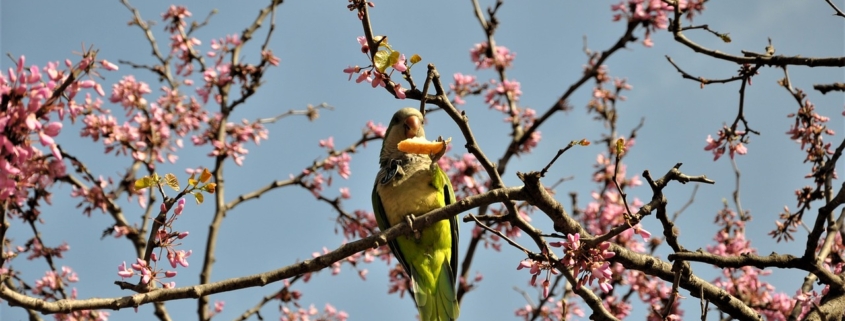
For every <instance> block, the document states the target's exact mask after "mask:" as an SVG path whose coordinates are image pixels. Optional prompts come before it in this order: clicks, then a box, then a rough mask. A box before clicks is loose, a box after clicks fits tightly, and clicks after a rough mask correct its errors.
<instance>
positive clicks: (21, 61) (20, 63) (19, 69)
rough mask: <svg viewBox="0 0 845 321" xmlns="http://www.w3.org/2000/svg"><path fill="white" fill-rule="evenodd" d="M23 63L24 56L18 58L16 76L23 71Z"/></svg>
mask: <svg viewBox="0 0 845 321" xmlns="http://www.w3.org/2000/svg"><path fill="white" fill-rule="evenodd" d="M24 63H26V57H25V56H21V57H20V58H18V70H17V72H16V74H20V73H21V71H23V65H24Z"/></svg>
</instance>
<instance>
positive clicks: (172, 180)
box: [164, 173, 179, 191]
mask: <svg viewBox="0 0 845 321" xmlns="http://www.w3.org/2000/svg"><path fill="white" fill-rule="evenodd" d="M164 182H165V183H167V186H170V188H172V189H173V190H175V191H179V179H178V178H176V175H173V173H167V174H165V175H164Z"/></svg>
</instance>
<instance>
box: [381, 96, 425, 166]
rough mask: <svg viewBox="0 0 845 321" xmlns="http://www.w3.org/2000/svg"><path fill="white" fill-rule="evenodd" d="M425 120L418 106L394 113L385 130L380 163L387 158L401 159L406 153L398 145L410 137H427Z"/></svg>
mask: <svg viewBox="0 0 845 321" xmlns="http://www.w3.org/2000/svg"><path fill="white" fill-rule="evenodd" d="M423 122H424V119H423V115H422V114H421V113H420V111H419V110H418V109H416V108H411V107H406V108H402V109H400V110H399V111H397V112H396V113H395V114H393V118H391V119H390V125H388V126H387V131H386V132H385V136H384V143H383V145H382V147H381V154H380V155H379V163H381V164H384V162H385V161H387V160H391V159H399V158H402V157H403V156H404V154H405V153H403V152H401V151H399V149H398V147H396V146H397V145H398V144H399V142H401V141H403V140H405V139H408V138H414V137H425V129H423Z"/></svg>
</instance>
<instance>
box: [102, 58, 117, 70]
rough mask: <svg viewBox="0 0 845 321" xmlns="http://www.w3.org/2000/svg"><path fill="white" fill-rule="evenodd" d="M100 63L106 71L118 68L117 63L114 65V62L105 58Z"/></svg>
mask: <svg viewBox="0 0 845 321" xmlns="http://www.w3.org/2000/svg"><path fill="white" fill-rule="evenodd" d="M100 64H101V65H103V68H105V69H106V70H108V71H115V70H117V69H118V68H117V65H115V64H113V63H111V62H109V61H108V60H105V59H103V60H101V61H100Z"/></svg>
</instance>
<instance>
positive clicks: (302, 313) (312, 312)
mask: <svg viewBox="0 0 845 321" xmlns="http://www.w3.org/2000/svg"><path fill="white" fill-rule="evenodd" d="M279 311H280V312H281V313H282V316H281V317H280V318H279V320H280V321H310V320H325V321H346V320H347V319H349V314H347V313H346V312H345V311H342V310H337V308H335V307H334V306H332V305H331V304H328V303H326V307H325V308H324V309H323V312H322V313H320V311H319V310H317V308H315V307H314V305H313V304H312V305H311V306H310V307H308V308H307V309H306V308H302V307H299V306H297V307H296V310H295V311H294V310H292V309H291V308H289V307H288V306H287V305H282V306H280V307H279Z"/></svg>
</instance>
